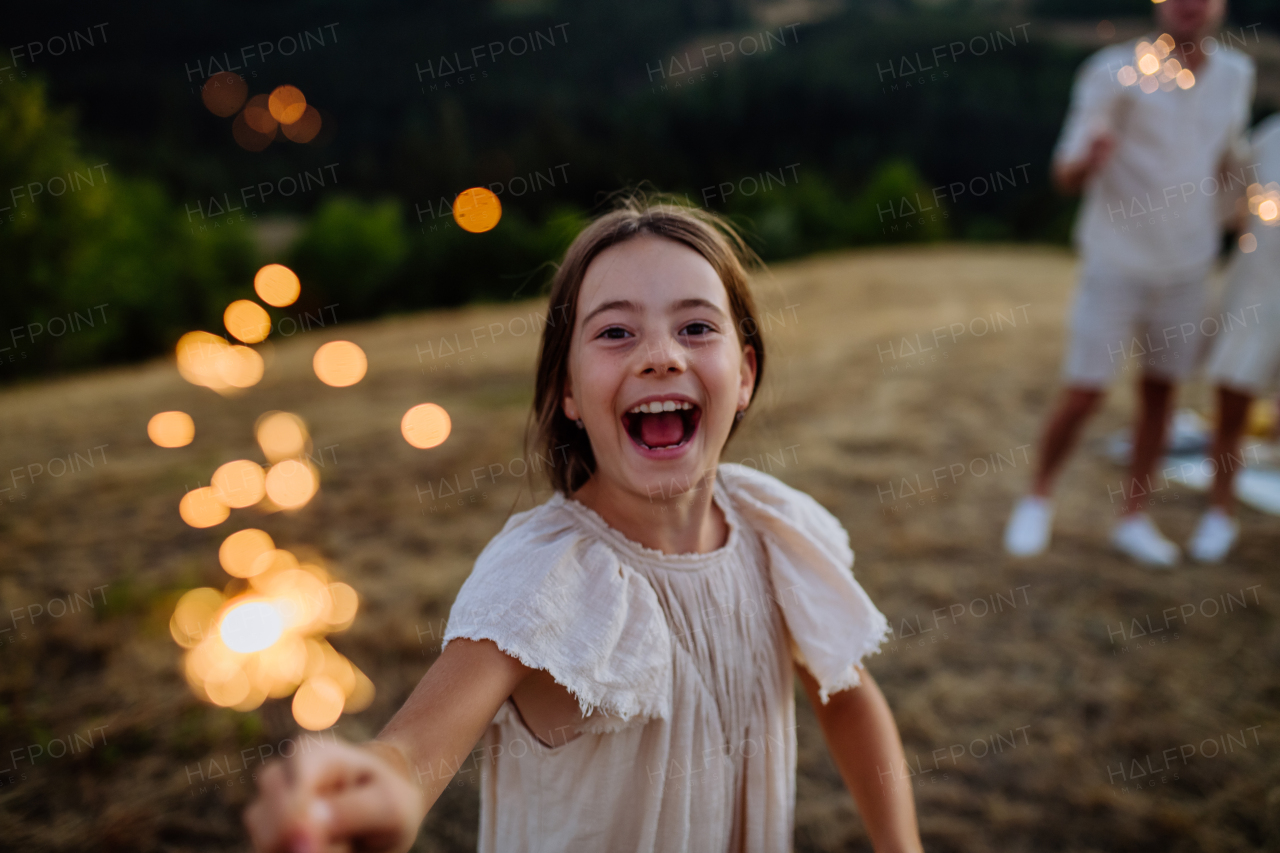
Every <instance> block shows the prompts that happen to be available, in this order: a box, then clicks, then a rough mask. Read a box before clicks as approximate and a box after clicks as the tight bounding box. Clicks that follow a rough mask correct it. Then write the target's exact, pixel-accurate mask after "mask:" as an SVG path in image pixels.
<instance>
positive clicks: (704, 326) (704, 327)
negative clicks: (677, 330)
mask: <svg viewBox="0 0 1280 853" xmlns="http://www.w3.org/2000/svg"><path fill="white" fill-rule="evenodd" d="M714 331H715V329H713V328H712V327H711V324H710V323H704V322H702V321H701V320H695V321H694V322H692V323H690V324H689V325H687V326H685V327H684V332H685V333H686V334H690V335H698V336H702V335H705V334H707V333H708V332H714Z"/></svg>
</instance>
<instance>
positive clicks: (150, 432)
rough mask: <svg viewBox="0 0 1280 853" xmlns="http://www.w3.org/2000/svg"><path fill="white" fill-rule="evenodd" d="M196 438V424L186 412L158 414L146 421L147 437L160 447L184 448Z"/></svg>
mask: <svg viewBox="0 0 1280 853" xmlns="http://www.w3.org/2000/svg"><path fill="white" fill-rule="evenodd" d="M195 436H196V423H195V421H193V420H191V415H188V414H187V413H186V412H160V413H159V414H156V415H152V416H151V420H149V421H147V437H148V438H150V439H151V440H152V441H154V442H155V443H156V444H157V445H159V446H160V447H186V446H187V445H188V444H190V443H191V439H193V438H195Z"/></svg>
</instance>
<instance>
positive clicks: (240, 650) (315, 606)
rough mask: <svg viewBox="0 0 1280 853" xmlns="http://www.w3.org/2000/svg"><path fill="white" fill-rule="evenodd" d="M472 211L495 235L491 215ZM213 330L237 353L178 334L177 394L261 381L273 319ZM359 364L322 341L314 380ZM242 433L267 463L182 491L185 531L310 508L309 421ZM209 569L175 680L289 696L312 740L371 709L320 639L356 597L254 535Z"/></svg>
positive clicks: (289, 274) (261, 278) (272, 272)
mask: <svg viewBox="0 0 1280 853" xmlns="http://www.w3.org/2000/svg"><path fill="white" fill-rule="evenodd" d="M295 91H296V90H295ZM277 92H278V90H277ZM272 97H273V98H275V94H273V96H272ZM206 103H208V100H206ZM266 103H267V106H266V109H267V110H268V111H269V112H270V113H271V115H272V116H273V118H274V119H275V120H277V121H282V120H283V119H287V118H289V117H291V116H293V115H294V114H295V113H297V112H298V111H299V109H300V105H301V104H305V101H302V100H301V93H300V92H298V93H297V96H296V97H294V95H292V94H290V93H285V94H284V95H282V96H281V97H280V98H279V99H277V100H274V101H272V100H268V101H267V102H266ZM250 108H251V107H250V106H246V107H245V111H246V112H248V111H249V110H250ZM210 109H213V107H212V106H211V107H210ZM255 120H257V119H255ZM485 192H487V190H486V191H485ZM483 209H486V210H489V213H488V214H486V215H491V218H492V222H493V224H496V222H497V218H496V214H494V211H493V210H492V209H489V208H483ZM489 227H492V224H491V225H489ZM253 287H254V292H255V293H256V294H257V296H258V298H259V299H261V300H262V301H263V302H265V303H266V304H267V305H270V306H272V307H285V306H288V305H292V304H293V303H294V302H295V301H296V300H297V299H298V297H299V295H300V294H301V292H302V285H301V282H300V281H299V280H298V276H297V275H296V274H294V272H293V271H292V270H291V269H289V268H288V267H286V266H283V265H281V264H268V265H266V266H264V267H262V268H261V269H260V270H258V272H257V274H256V275H255V276H254V280H253ZM222 319H223V324H224V325H225V326H226V329H227V332H228V334H229V335H230V336H231V338H232V339H234V340H236V341H239V342H240V343H238V344H237V343H232V342H231V340H229V339H227V338H224V337H221V336H219V335H215V334H212V333H210V332H203V331H193V332H188V333H187V334H185V335H183V336H182V337H181V339H179V341H178V345H177V366H178V372H179V373H180V374H181V375H182V377H183V378H184V379H186V380H187V381H188V382H191V383H192V384H195V385H200V386H203V387H205V388H209V389H211V390H213V391H216V392H218V393H219V394H224V395H225V394H229V393H234V392H237V391H238V390H240V389H245V388H249V387H251V386H253V385H255V384H257V383H258V382H259V381H260V380H261V379H262V376H263V373H264V370H265V362H264V360H263V358H262V356H261V355H259V353H258V352H257V350H255V349H254V348H253V346H254V345H256V344H262V343H263V342H265V341H266V340H267V338H268V337H269V336H270V334H271V328H272V320H271V315H270V314H269V313H268V312H267V310H266V309H265V308H263V307H262V306H261V305H259V304H258V303H257V302H254V301H253V300H251V299H237V300H235V301H234V302H232V303H231V304H230V305H228V306H227V307H226V310H224V311H223V314H222ZM368 365H369V362H368V358H367V357H366V356H365V353H364V350H363V349H361V348H360V347H359V346H358V345H356V344H354V343H352V342H351V341H329V342H327V343H325V344H323V345H321V346H320V347H318V348H317V349H316V352H315V354H314V356H313V357H312V368H313V369H314V370H315V374H316V377H317V378H318V379H319V380H320V381H321V382H323V383H324V384H326V385H328V386H331V387H335V388H346V387H349V386H351V385H355V384H356V383H357V382H359V381H360V380H361V379H363V378H364V376H365V373H366V372H367V371H368ZM451 426H452V425H451V421H450V419H449V414H448V412H446V411H445V410H444V408H443V407H441V406H439V405H437V404H435V403H422V404H419V405H417V406H414V407H413V408H411V409H409V411H407V412H406V413H405V414H404V417H403V418H401V422H400V432H401V435H402V436H404V439H405V441H407V442H408V443H409V444H410V445H412V446H414V447H417V448H424V449H425V448H431V447H436V446H438V445H440V444H442V443H443V442H444V441H445V439H447V438H448V437H449V432H450V429H451ZM253 431H254V438H256V439H257V443H258V447H259V448H260V449H261V450H262V456H263V458H264V459H265V462H257V461H254V460H252V459H234V460H232V461H230V462H226V463H224V464H222V465H220V466H219V467H218V468H217V469H216V470H215V471H214V472H213V473H212V475H211V477H210V479H209V485H208V486H201V487H200V488H196V489H191V490H190V491H188V492H187V493H186V494H185V495H184V496H183V498H182V500H181V501H180V502H179V504H178V514H179V515H180V516H181V517H182V520H183V521H185V522H186V523H187V524H189V525H191V526H192V527H197V528H206V527H216V526H217V525H219V524H222V523H223V522H225V521H226V520H227V519H228V518H230V516H231V511H232V510H250V509H252V510H253V511H256V512H259V513H264V514H265V513H272V512H279V511H281V510H297V509H300V508H302V507H303V506H306V504H307V503H308V502H309V501H310V500H311V499H312V498H313V497H314V496H315V494H316V492H317V491H318V490H319V488H320V475H319V471H317V470H316V467H315V465H314V464H312V462H311V452H312V442H311V433H310V431H309V430H308V428H307V424H306V422H305V421H304V420H303V419H302V418H301V417H300V416H298V415H296V414H294V413H292V412H282V411H268V412H265V413H263V414H262V415H261V416H259V417H258V420H257V422H256V423H255V424H254V430H253ZM147 435H148V436H149V437H150V438H151V440H152V441H153V442H154V443H155V444H156V445H157V446H159V447H167V448H177V447H185V446H187V445H189V444H190V443H191V442H192V440H193V439H194V438H195V421H194V420H193V419H192V417H191V416H190V415H189V414H187V413H185V412H178V411H169V412H160V413H158V414H156V415H155V416H153V417H152V418H151V420H150V421H149V422H148V424H147ZM218 561H219V563H220V564H221V566H222V568H223V570H224V571H225V572H226V573H227V574H228V575H230V576H231V581H230V582H229V583H228V584H227V586H226V587H225V589H223V590H221V591H220V590H217V589H214V588H212V587H201V588H199V589H193V590H191V591H190V592H187V593H186V594H184V595H183V596H182V598H181V599H179V601H178V604H177V607H176V609H175V610H174V613H173V616H172V618H171V619H170V621H169V629H170V632H171V633H172V634H173V638H174V640H176V641H177V643H178V644H179V645H180V646H182V647H183V648H184V649H186V650H187V652H186V656H185V660H184V663H183V670H184V672H185V674H186V677H187V681H188V683H190V685H191V688H192V690H194V691H195V693H196V695H197V696H199V697H200V698H201V699H204V700H206V701H208V702H211V703H213V704H215V705H219V706H222V707H227V708H234V709H236V710H240V711H250V710H253V709H254V708H257V707H258V706H260V705H261V704H262V703H263V702H264V701H266V700H267V699H268V698H283V697H285V696H288V695H290V694H293V716H294V719H295V720H296V721H297V722H298V724H299V725H300V726H302V727H304V728H307V729H311V730H319V729H325V728H328V727H329V726H331V725H333V724H334V723H335V722H337V720H338V717H339V716H341V715H342V714H343V713H354V712H357V711H361V710H363V709H364V708H366V707H367V706H368V705H369V703H370V702H371V701H372V700H373V693H374V690H373V683H372V682H371V681H370V680H369V678H368V677H367V676H366V675H365V674H364V673H363V672H361V671H360V670H359V669H358V668H357V667H356V666H355V665H354V664H352V663H351V662H350V661H349V660H347V659H346V658H345V657H343V656H342V655H341V654H339V653H338V652H337V651H336V650H335V649H334V648H333V647H332V646H331V645H329V643H328V641H327V640H326V639H325V635H327V634H329V633H332V632H334V631H342V630H344V629H346V628H347V627H349V626H350V625H351V622H352V620H353V619H355V615H356V610H357V607H358V603H359V599H358V596H357V595H356V591H355V590H354V589H352V588H351V587H350V586H348V585H347V584H345V583H341V582H335V581H334V580H333V579H332V578H331V577H330V576H329V573H328V571H327V570H326V569H325V568H324V567H322V566H320V565H318V564H317V563H315V562H304V561H302V560H300V559H299V558H298V556H297V555H296V554H294V553H293V552H291V551H289V550H287V549H284V548H277V547H276V545H275V542H274V541H272V539H271V536H270V535H269V534H268V533H266V532H265V531H263V530H259V529H257V528H256V527H248V528H245V529H242V530H238V531H236V532H234V533H232V534H230V535H229V536H227V537H226V539H224V540H223V542H222V546H221V547H220V548H219V549H218Z"/></svg>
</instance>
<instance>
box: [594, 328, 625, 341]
mask: <svg viewBox="0 0 1280 853" xmlns="http://www.w3.org/2000/svg"><path fill="white" fill-rule="evenodd" d="M628 334H630V332H628V331H627V330H626V329H624V328H622V327H621V326H610V327H609V328H607V329H605V330H604V331H603V332H601V333H600V334H599V335H598V336H597V337H601V338H610V339H612V340H618V339H620V338H622V337H623V336H624V335H628Z"/></svg>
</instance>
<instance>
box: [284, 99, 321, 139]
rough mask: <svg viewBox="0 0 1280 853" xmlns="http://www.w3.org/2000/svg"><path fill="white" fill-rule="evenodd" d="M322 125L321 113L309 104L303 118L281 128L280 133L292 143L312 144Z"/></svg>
mask: <svg viewBox="0 0 1280 853" xmlns="http://www.w3.org/2000/svg"><path fill="white" fill-rule="evenodd" d="M322 124H323V122H322V121H321V119H320V111H319V110H317V109H316V108H315V107H313V106H311V105H310V104H308V105H307V108H306V109H305V110H304V111H303V113H302V116H301V117H300V118H299V119H298V120H297V121H295V122H291V123H290V124H286V125H285V126H284V127H282V128H280V132H281V133H283V134H284V135H285V138H286V139H288V140H289V141H291V142H310V141H311V140H313V139H315V138H316V134H318V133H319V132H320V126H321V125H322Z"/></svg>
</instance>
